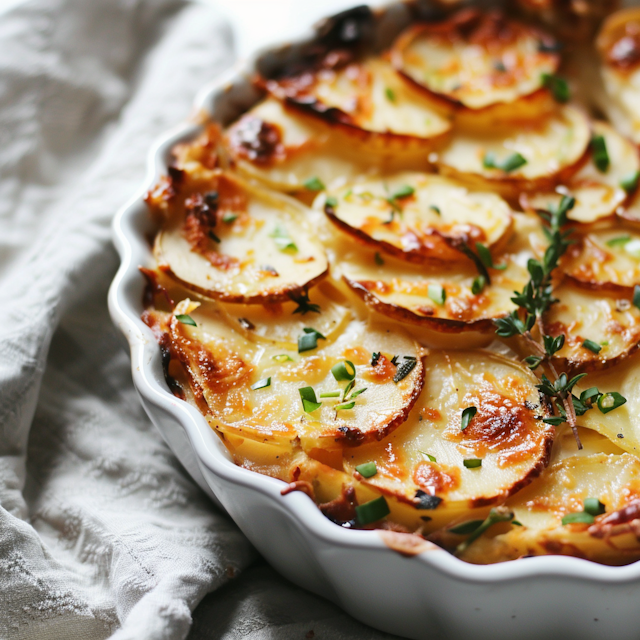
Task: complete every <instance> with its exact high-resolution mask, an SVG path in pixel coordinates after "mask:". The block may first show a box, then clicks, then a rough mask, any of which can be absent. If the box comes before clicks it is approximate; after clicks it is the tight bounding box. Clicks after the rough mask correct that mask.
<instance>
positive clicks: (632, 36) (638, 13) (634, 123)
mask: <svg viewBox="0 0 640 640" xmlns="http://www.w3.org/2000/svg"><path fill="white" fill-rule="evenodd" d="M639 33H640V9H639V8H638V7H633V8H629V9H625V10H623V11H618V12H617V13H615V14H613V15H612V16H610V17H609V18H608V19H607V20H606V21H605V23H604V25H603V26H602V29H601V31H600V34H599V35H598V38H597V40H596V46H597V48H598V51H599V53H600V57H601V59H602V68H601V76H602V81H603V84H604V91H603V92H602V93H601V94H600V95H597V96H595V97H596V99H597V101H598V104H599V106H600V107H602V109H603V110H604V112H605V113H606V114H607V116H608V117H609V119H610V120H611V122H612V123H613V124H614V125H615V126H616V128H617V129H618V130H619V131H620V132H621V133H623V134H624V135H626V136H629V137H630V138H631V139H632V140H633V141H634V142H635V143H636V144H638V143H640V111H639V110H638V103H639V101H640V36H639V35H638V34H639Z"/></svg>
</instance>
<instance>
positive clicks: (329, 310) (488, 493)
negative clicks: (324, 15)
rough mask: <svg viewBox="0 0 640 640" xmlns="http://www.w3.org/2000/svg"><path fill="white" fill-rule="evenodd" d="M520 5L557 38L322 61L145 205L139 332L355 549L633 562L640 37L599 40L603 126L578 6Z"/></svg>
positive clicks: (444, 44) (499, 20)
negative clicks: (148, 244) (373, 531)
mask: <svg viewBox="0 0 640 640" xmlns="http://www.w3.org/2000/svg"><path fill="white" fill-rule="evenodd" d="M519 4H520V6H521V8H524V10H525V13H530V14H535V15H536V16H537V17H538V18H542V19H543V21H546V22H547V23H548V25H551V26H550V30H549V31H546V30H543V29H542V28H541V27H540V26H539V22H538V23H536V26H533V23H532V22H531V21H528V20H527V19H523V17H522V15H523V14H522V13H521V14H520V15H519V16H516V15H511V14H505V13H501V12H498V11H487V12H483V11H481V10H478V9H471V10H468V9H464V10H461V11H451V12H450V15H449V16H448V17H447V18H446V19H444V20H441V21H439V22H429V23H420V24H414V25H410V26H409V27H408V28H407V29H406V30H405V31H404V32H403V33H401V34H399V35H398V37H397V38H396V40H395V42H394V43H393V45H392V46H391V48H390V49H389V50H388V51H385V52H381V53H379V54H376V55H373V54H370V53H368V54H363V53H362V48H359V47H357V46H356V47H353V48H349V47H348V46H346V45H345V46H344V47H338V46H336V48H334V49H328V50H322V51H321V52H320V53H321V55H320V54H318V55H315V54H314V56H309V57H308V59H307V58H305V60H306V62H305V63H304V64H302V65H298V66H297V67H295V69H294V70H293V71H291V72H289V73H284V74H281V75H279V76H274V77H269V78H267V77H264V78H258V79H257V80H256V86H257V87H259V88H261V89H262V90H263V91H264V97H263V99H262V100H260V101H259V102H258V103H257V104H256V105H254V106H253V107H252V108H251V109H249V110H248V111H247V112H246V113H244V114H242V115H240V117H239V118H238V119H237V120H236V121H235V122H233V123H232V124H231V125H230V126H229V127H228V128H227V129H226V130H224V131H223V130H221V128H220V127H218V125H216V124H215V123H212V124H210V125H208V126H206V127H205V128H204V130H203V133H202V135H201V136H200V137H198V138H197V139H195V140H193V141H192V142H187V143H183V144H180V145H178V146H176V148H175V149H174V150H173V158H172V160H171V163H170V167H169V168H168V171H167V175H166V176H164V177H163V178H162V179H161V180H160V181H159V182H158V184H157V185H156V186H155V187H154V188H153V189H151V190H150V192H149V193H148V194H147V199H146V200H147V203H148V205H149V208H150V211H151V214H152V216H153V219H154V221H155V223H156V233H155V236H154V239H153V255H154V259H155V264H153V265H146V266H145V267H144V268H142V269H141V272H142V275H143V276H144V277H145V278H146V280H147V287H146V290H145V308H146V310H145V312H144V314H143V320H144V322H145V323H146V324H147V325H148V326H149V327H150V328H151V330H152V331H153V333H154V335H155V336H156V338H157V340H158V342H159V345H160V348H161V351H162V356H163V364H164V370H165V376H166V379H167V383H168V385H169V388H170V390H171V391H172V392H173V393H174V394H175V395H177V396H178V397H180V398H182V399H183V400H185V401H187V402H190V403H192V404H193V405H194V406H196V407H197V408H198V409H199V410H200V411H201V412H202V413H203V415H204V416H205V418H206V419H207V421H208V423H209V424H210V426H211V428H212V429H213V430H214V431H215V432H216V433H217V434H218V435H219V436H220V438H221V439H222V441H223V442H224V444H225V446H226V447H227V448H228V450H229V452H230V454H231V456H232V457H233V460H234V461H235V463H236V464H238V465H241V466H243V467H245V468H247V469H250V470H252V471H254V472H257V473H263V474H266V475H269V476H272V477H275V478H278V479H280V480H283V481H284V482H285V483H287V484H286V485H285V488H284V489H283V494H286V493H287V492H290V491H303V492H305V493H306V494H307V495H308V496H309V497H310V498H311V499H312V500H314V501H315V503H316V504H317V505H318V507H319V509H320V510H321V511H322V513H323V514H324V515H325V516H326V517H327V518H329V519H330V520H332V521H333V522H335V523H336V525H338V526H343V527H346V528H379V529H384V530H386V532H385V533H384V540H385V541H386V543H387V544H388V545H389V546H390V547H391V548H393V549H395V550H397V551H399V552H401V553H405V554H407V555H415V554H416V553H419V552H420V551H421V550H423V549H426V548H429V547H430V546H432V545H433V544H436V545H439V546H440V547H442V548H445V549H447V550H449V551H451V553H454V554H455V555H457V556H458V557H460V558H462V559H463V560H466V561H468V562H473V563H491V562H503V561H507V560H516V559H518V558H520V557H523V556H529V555H547V554H564V555H574V556H577V557H583V558H587V559H590V560H594V561H596V562H602V563H606V564H614V565H615V564H625V563H628V562H633V561H635V560H638V559H640V460H639V459H638V458H639V457H640V418H639V416H640V353H638V345H639V344H640V224H639V221H640V213H639V212H640V205H639V204H638V203H639V202H640V200H639V198H640V193H639V192H638V182H639V181H640V180H639V178H640V156H639V152H638V148H637V146H636V145H637V143H638V142H639V141H640V136H638V138H637V139H636V136H635V135H634V131H635V130H634V126H635V125H634V123H633V122H632V114H630V113H629V112H625V111H624V108H625V104H626V102H625V100H628V98H629V95H630V94H629V92H630V91H632V85H633V81H632V78H633V74H634V73H635V72H636V69H637V68H640V56H638V55H636V54H637V49H640V46H636V45H637V44H638V42H640V40H638V38H637V34H638V33H640V28H639V29H638V30H635V27H634V25H636V22H639V23H640V17H639V16H640V14H638V13H637V12H634V11H631V12H621V13H620V14H616V15H615V16H613V17H611V18H610V19H609V21H608V22H607V23H606V24H605V26H604V28H603V31H602V33H601V35H600V37H599V39H598V41H597V51H598V55H600V56H601V59H602V64H603V73H604V77H605V79H606V80H607V85H606V87H607V90H606V92H605V95H606V96H608V98H607V100H608V104H609V106H611V110H609V111H608V110H607V109H604V108H602V107H601V111H602V112H604V113H606V114H607V116H608V120H602V119H601V120H595V119H593V118H592V117H591V115H590V111H589V109H588V107H589V106H591V105H587V104H584V101H583V103H582V104H578V102H577V101H575V102H574V101H573V100H572V92H573V90H574V89H575V88H576V87H577V83H578V79H576V78H568V79H567V78H565V77H564V76H562V75H559V73H560V72H561V71H562V69H563V66H562V65H563V53H562V50H561V47H560V46H559V44H560V42H559V39H560V34H559V33H558V32H557V31H556V32H554V31H553V29H554V25H555V23H556V21H557V17H558V15H561V14H562V15H564V14H565V13H566V12H567V11H569V9H567V7H566V6H565V4H567V3H562V2H551V1H549V2H546V3H540V2H536V3H531V2H524V1H522V2H520V3H519ZM583 4H584V5H585V7H587V8H589V12H588V16H587V14H585V16H583V17H584V19H585V20H587V19H588V20H589V25H590V27H589V28H591V27H592V26H593V20H594V19H595V18H596V15H597V16H600V13H598V12H597V11H595V9H594V8H593V7H591V8H590V5H589V3H583ZM543 5H544V6H543ZM592 9H593V10H592ZM593 52H594V55H595V53H596V50H595V48H594V51H593ZM636 58H637V59H636ZM607 92H608V93H607ZM580 95H583V94H582V93H581V94H580ZM625 118H626V119H625ZM409 534H411V535H409Z"/></svg>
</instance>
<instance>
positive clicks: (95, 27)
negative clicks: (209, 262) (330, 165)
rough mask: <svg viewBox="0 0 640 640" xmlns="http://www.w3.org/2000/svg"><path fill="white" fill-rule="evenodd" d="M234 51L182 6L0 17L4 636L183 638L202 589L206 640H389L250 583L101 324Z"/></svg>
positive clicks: (264, 571)
mask: <svg viewBox="0 0 640 640" xmlns="http://www.w3.org/2000/svg"><path fill="white" fill-rule="evenodd" d="M232 50H233V47H232V42H231V37H230V32H229V30H228V28H227V26H226V25H225V23H224V22H223V21H222V20H221V19H220V18H219V17H218V14H217V13H216V12H215V11H214V10H213V9H212V8H211V7H208V6H203V5H191V4H188V3H186V2H183V1H182V0H29V1H28V2H24V3H22V4H20V5H19V6H17V7H14V8H12V9H11V10H6V11H5V12H4V13H3V14H0V429H1V432H0V638H2V639H5V638H6V639H11V640H13V639H14V638H15V639H25V640H27V639H29V640H31V639H34V640H35V639H37V640H54V639H55V640H77V639H87V640H99V639H101V638H108V637H110V638H112V639H113V640H129V639H130V640H134V639H135V640H145V639H150V640H161V639H162V640H164V639H167V640H169V639H171V640H173V639H182V638H185V637H186V636H187V634H188V633H189V628H190V625H191V621H192V616H191V614H192V611H193V610H194V608H195V607H196V606H197V605H198V603H199V602H200V600H201V599H202V598H203V597H204V595H205V594H206V593H208V592H213V593H211V595H210V596H208V597H207V598H206V600H205V602H203V604H202V605H201V606H200V607H198V609H197V611H196V614H195V625H194V628H193V630H192V632H191V638H193V639H194V640H204V639H205V638H216V639H217V638H225V639H229V640H231V639H233V640H239V639H240V638H251V639H254V640H257V639H263V638H269V639H274V640H275V639H282V640H285V639H288V638H301V637H307V638H311V637H313V635H314V633H312V632H313V630H314V629H316V631H317V632H318V634H319V635H317V636H316V637H318V638H319V637H326V638H336V639H342V638H344V639H346V638H361V639H365V638H372V639H373V638H386V637H389V636H386V635H385V634H379V633H377V632H375V631H373V630H371V629H368V628H367V627H365V626H364V625H361V624H360V623H358V622H356V621H354V620H352V619H350V618H349V617H348V616H347V615H346V614H344V613H342V612H341V611H340V610H339V609H338V608H337V607H335V606H334V605H331V604H329V603H327V602H325V601H323V600H321V599H320V598H317V597H315V596H312V595H311V594H307V593H304V592H301V591H300V590H299V589H296V588H295V587H294V586H293V585H291V584H290V583H288V582H286V581H285V580H284V579H282V578H280V577H279V576H277V575H276V574H275V572H274V571H273V570H272V569H270V568H268V567H267V566H265V565H264V563H258V565H256V566H254V567H253V568H251V569H249V570H248V571H247V572H246V573H244V572H243V569H245V568H246V567H247V566H248V565H249V564H250V563H251V562H252V561H254V559H255V558H256V554H255V551H254V550H253V549H252V547H251V545H250V544H249V543H248V542H247V541H246V539H245V538H244V537H243V536H242V534H241V533H240V532H239V530H238V529H237V528H236V526H235V525H234V524H233V523H232V522H231V521H230V520H229V519H228V517H226V516H225V515H223V514H221V513H220V512H218V511H217V510H216V508H215V507H214V506H213V504H212V503H211V502H210V501H209V500H208V499H207V498H206V497H205V496H204V495H203V493H202V492H201V491H200V490H199V489H198V487H197V486H196V485H195V483H193V481H192V480H191V479H190V478H189V477H188V476H187V474H186V473H185V472H184V470H183V469H182V468H181V467H180V465H179V463H178V462H177V460H176V459H175V458H174V456H173V455H172V454H171V452H170V451H169V449H168V448H167V447H166V445H165V444H164V442H163V441H162V439H161V437H160V435H159V434H158V432H157V431H156V429H155V428H154V427H153V426H152V425H151V424H150V423H149V421H148V419H147V417H146V416H145V414H144V412H143V410H142V408H141V406H140V404H139V402H138V398H137V395H136V393H135V391H134V389H133V386H132V383H131V376H130V371H129V369H130V361H129V358H128V355H127V354H126V353H125V351H124V350H123V349H122V348H121V344H120V338H119V337H118V336H117V335H116V330H115V329H114V328H113V327H112V325H111V322H110V320H109V317H108V314H107V308H106V295H107V288H108V285H109V283H110V281H111V279H112V277H113V275H114V273H115V270H116V267H117V257H116V254H115V251H114V249H113V248H112V246H111V239H110V233H111V232H110V224H111V219H112V217H113V215H114V213H115V211H116V210H117V209H118V208H119V207H120V206H121V205H122V204H123V202H125V201H126V200H127V199H128V198H129V197H130V195H131V194H132V193H133V192H134V191H135V190H136V189H137V188H138V186H139V184H140V183H141V181H142V179H143V177H144V174H145V161H146V156H147V151H148V149H149V147H150V145H151V143H152V142H153V140H154V139H155V138H156V137H157V136H158V135H159V134H161V133H163V132H164V131H165V130H166V129H168V128H170V127H171V126H173V125H174V124H175V123H177V122H179V121H181V120H183V119H184V118H186V117H187V116H188V115H189V112H190V108H191V101H192V99H193V97H194V95H195V93H196V91H197V89H198V88H199V87H200V86H201V85H203V84H204V83H206V82H207V81H209V80H211V79H212V78H214V77H215V75H216V74H218V73H219V72H220V71H221V70H222V69H224V68H226V67H227V66H228V65H229V64H230V63H231V62H232V60H233V52H232ZM241 572H243V573H241ZM237 574H240V577H239V578H238V579H236V580H234V581H233V582H232V583H231V584H229V585H227V586H223V585H225V583H226V582H228V581H229V579H230V578H231V577H233V576H234V575H237ZM220 587H222V588H221V589H220ZM218 589H219V591H217V590H218Z"/></svg>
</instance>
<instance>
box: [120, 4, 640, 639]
mask: <svg viewBox="0 0 640 640" xmlns="http://www.w3.org/2000/svg"><path fill="white" fill-rule="evenodd" d="M409 20H410V11H409V9H408V7H407V6H406V5H403V4H395V5H391V6H389V7H387V8H386V9H384V10H380V11H379V12H377V13H376V18H375V22H376V31H375V34H374V36H375V38H376V42H377V43H378V45H381V46H384V44H385V43H387V42H389V41H390V39H391V38H392V37H393V36H394V35H395V34H396V33H398V32H399V30H400V29H401V28H402V27H403V26H405V25H406V24H407V23H408V21H409ZM313 37H314V34H312V33H307V34H303V38H302V39H301V40H300V42H301V43H302V42H305V41H307V40H309V39H311V38H313ZM298 54H299V45H293V46H288V47H285V48H281V49H272V50H269V51H266V52H262V53H260V54H258V55H257V56H256V57H255V58H254V59H253V60H251V61H248V62H245V63H242V64H240V65H239V66H237V67H236V68H234V69H233V70H232V71H231V72H229V73H227V74H226V75H224V76H223V77H221V78H219V79H218V80H217V81H216V82H215V83H213V84H211V85H210V86H208V87H206V88H205V89H204V90H203V91H202V92H201V93H200V94H199V96H198V97H197V100H196V112H197V113H198V114H202V113H203V112H204V113H206V114H209V115H210V116H211V117H213V118H214V119H215V120H217V121H219V122H222V123H223V124H227V123H229V122H230V121H232V120H233V119H235V118H236V117H237V116H238V115H239V114H240V113H242V112H243V111H245V110H246V109H247V108H248V107H249V106H251V104H253V103H254V102H255V101H256V100H257V99H258V97H259V95H258V94H257V92H256V91H255V90H254V89H253V88H252V87H251V83H250V81H249V78H250V76H251V75H252V73H253V71H254V70H255V69H256V68H260V69H265V68H267V69H268V68H269V67H270V65H273V64H279V63H281V62H282V60H283V59H284V58H293V59H295V57H296V55H298ZM199 131H200V126H199V125H198V124H195V123H193V122H192V123H185V124H182V125H181V126H179V127H177V128H176V129H174V130H172V131H170V132H168V133H167V134H166V135H165V136H164V137H163V138H162V139H161V140H159V141H158V142H157V143H156V145H155V146H154V147H153V149H152V150H151V152H150V155H149V161H148V171H147V176H146V179H145V181H144V184H143V185H142V186H141V188H140V190H139V192H138V193H136V194H135V195H134V196H133V197H132V198H131V200H130V201H129V202H128V203H127V204H126V205H125V206H124V207H123V208H122V209H121V210H120V211H119V212H118V214H117V215H116V217H115V220H114V224H113V230H114V241H115V244H116V247H117V249H118V251H119V253H120V256H121V259H122V264H121V266H120V269H119V270H118V273H117V275H116V277H115V279H114V281H113V284H112V286H111V290H110V293H109V308H110V312H111V315H112V317H113V321H114V322H115V324H116V325H117V326H118V327H119V328H120V330H121V331H122V333H123V334H124V336H125V337H126V339H127V341H128V344H129V347H130V350H131V360H132V371H133V381H134V384H135V386H136V388H137V390H138V392H139V394H140V397H141V400H142V403H143V405H144V407H145V409H146V411H147V413H148V414H149V416H150V418H151V420H152V421H153V422H154V423H155V425H156V426H157V427H158V429H159V430H160V432H161V433H162V435H163V437H164V438H165V440H166V441H167V443H168V445H169V446H170V447H171V449H172V450H173V452H174V453H175V454H176V455H177V457H178V458H179V459H180V461H181V462H182V464H183V465H184V467H185V468H186V469H187V471H188V472H189V473H190V474H191V475H192V477H193V478H194V479H195V480H196V482H198V484H199V485H200V486H201V487H202V488H203V489H204V490H205V491H206V492H207V493H208V495H209V496H211V498H212V499H213V501H214V502H215V503H216V504H217V505H219V506H221V507H222V508H224V509H225V510H226V511H227V512H228V513H229V514H230V516H231V517H232V518H233V519H234V520H235V522H236V523H237V524H238V526H239V527H240V528H241V529H242V531H243V532H244V533H245V534H246V536H247V537H248V538H249V540H251V542H252V543H253V544H254V545H255V547H256V548H257V549H258V550H259V551H260V552H261V553H262V554H263V555H264V556H265V558H267V560H268V561H269V562H270V563H271V564H272V565H273V566H274V567H275V568H276V569H277V570H278V571H280V573H282V574H283V575H284V576H286V577H287V578H289V579H290V580H291V581H293V582H295V583H296V584H298V585H300V586H302V587H304V588H306V589H309V590H310V591H313V592H315V593H317V594H319V595H321V596H324V597H326V598H328V599H329V600H332V601H333V602H335V603H337V604H338V605H340V606H341V607H342V608H344V609H345V610H346V611H348V612H349V613H350V614H351V615H353V616H355V617H356V618H358V619H359V620H362V621H363V622H365V623H367V624H369V625H372V626H374V627H377V628H379V629H383V630H385V631H388V632H391V633H394V634H398V635H401V636H406V637H408V638H414V639H422V638H425V639H426V638H429V639H433V640H435V639H438V638H456V639H457V638H466V637H472V638H475V639H476V640H484V639H487V640H488V639H492V640H501V639H505V640H506V639H508V640H514V639H528V638H532V639H533V638H535V639H536V640H539V639H540V638H545V640H550V639H553V638H580V639H581V640H596V639H598V638H607V639H608V640H611V639H614V640H627V639H628V640H637V639H638V637H640V606H638V602H639V601H640V563H636V564H634V565H629V566H625V567H607V566H602V565H598V564H594V563H592V562H589V561H585V560H581V559H578V558H571V557H562V556H547V557H535V558H526V559H521V560H517V561H512V562H506V563H503V564H497V565H490V566H475V565H469V564H466V563H464V562H462V561H460V560H458V559H457V558H455V557H453V556H451V555H449V554H448V553H446V552H445V551H443V550H440V549H437V548H435V549H432V550H429V551H426V552H424V553H422V554H420V555H417V556H413V557H405V556H402V555H400V554H399V553H397V552H395V551H392V550H391V549H389V548H388V547H387V546H386V545H385V544H384V543H383V541H382V539H381V537H380V535H379V534H378V532H376V531H351V530H347V529H343V528H341V527H339V526H338V525H336V524H333V523H332V522H331V521H329V520H328V519H327V518H325V517H324V516H323V515H322V514H321V512H320V511H319V510H318V508H317V507H316V505H315V504H314V503H313V502H312V501H311V499H310V498H308V497H307V496H306V495H305V494H303V493H301V492H293V493H290V494H288V495H285V496H282V495H281V493H280V492H281V490H282V488H283V487H284V486H285V485H284V483H283V482H281V481H279V480H275V479H273V478H269V477H266V476H263V475H260V474H257V473H254V472H251V471H248V470H246V469H242V468H240V467H237V466H236V465H235V464H233V462H232V461H231V459H230V457H229V455H228V453H227V451H226V449H225V447H224V445H223V444H222V442H221V441H220V439H219V438H218V436H217V435H216V434H215V433H214V432H213V431H212V430H211V429H210V428H209V426H208V424H207V422H206V421H205V419H204V417H203V416H202V415H200V413H198V411H197V410H196V409H194V408H193V407H191V406H189V405H188V404H187V403H186V402H183V401H181V400H179V399H177V398H176V397H174V396H173V395H172V394H171V393H170V392H169V389H168V387H167V385H166V383H165V379H164V375H163V370H162V363H161V357H160V349H159V348H158V345H157V343H156V341H155V339H154V337H153V335H152V334H151V331H150V330H149V328H148V327H147V326H146V325H145V324H143V323H142V321H141V320H140V314H141V312H142V310H143V305H142V293H143V287H144V284H145V283H144V279H143V278H142V277H141V275H140V272H139V271H138V266H139V265H148V266H151V265H152V264H153V259H152V256H151V253H150V249H149V243H148V240H147V237H148V234H149V232H151V231H152V230H153V229H152V221H151V219H150V216H149V215H148V211H147V208H146V205H145V204H144V202H143V197H144V194H145V192H146V191H147V189H149V188H150V187H151V186H152V185H153V184H154V183H155V182H156V181H157V179H158V178H159V176H160V175H161V174H163V173H164V172H165V171H166V163H167V160H168V157H169V153H170V149H171V148H172V147H173V145H174V144H176V143H177V142H180V141H184V140H188V139H190V138H192V137H194V136H195V135H196V134H198V133H199Z"/></svg>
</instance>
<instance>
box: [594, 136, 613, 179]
mask: <svg viewBox="0 0 640 640" xmlns="http://www.w3.org/2000/svg"><path fill="white" fill-rule="evenodd" d="M591 151H592V152H593V164H595V165H596V168H597V169H598V171H600V172H601V173H606V172H607V170H608V169H609V164H610V160H609V152H608V151H607V142H606V140H605V139H604V136H593V138H591Z"/></svg>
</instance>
